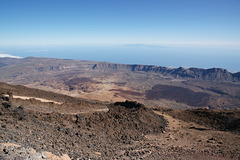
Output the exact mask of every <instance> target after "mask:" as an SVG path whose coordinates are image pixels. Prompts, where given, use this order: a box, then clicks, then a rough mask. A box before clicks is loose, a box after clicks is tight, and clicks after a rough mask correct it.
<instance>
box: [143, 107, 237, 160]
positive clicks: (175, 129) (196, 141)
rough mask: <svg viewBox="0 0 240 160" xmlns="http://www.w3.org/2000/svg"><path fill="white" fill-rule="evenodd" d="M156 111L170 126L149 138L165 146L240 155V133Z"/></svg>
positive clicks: (148, 136)
mask: <svg viewBox="0 0 240 160" xmlns="http://www.w3.org/2000/svg"><path fill="white" fill-rule="evenodd" d="M155 113H156V114H158V115H162V116H164V118H165V119H166V120H167V121H168V126H167V127H166V130H165V133H164V134H162V135H147V136H146V137H147V138H148V139H149V140H158V141H159V143H161V144H162V147H163V148H169V147H176V148H184V149H186V150H188V149H189V150H196V151H200V152H204V153H212V154H213V153H220V154H222V155H225V154H230V155H235V156H236V155H238V156H239V155H240V153H239V148H240V135H237V134H233V133H230V132H226V131H216V130H212V129H211V128H207V127H205V126H200V125H198V124H195V123H188V122H184V121H181V120H179V119H175V118H173V117H171V116H169V115H167V114H166V113H163V112H159V111H155ZM229 146H230V147H229ZM218 158H219V157H218Z"/></svg>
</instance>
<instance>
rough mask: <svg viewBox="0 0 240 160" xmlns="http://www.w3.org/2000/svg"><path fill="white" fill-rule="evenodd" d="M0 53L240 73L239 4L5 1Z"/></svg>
mask: <svg viewBox="0 0 240 160" xmlns="http://www.w3.org/2000/svg"><path fill="white" fill-rule="evenodd" d="M0 54H10V55H13V56H21V57H26V56H45V57H57V58H71V59H88V60H100V61H110V62H115V63H141V64H154V65H161V66H168V67H171V66H173V67H178V66H184V67H202V68H209V67H220V68H221V67H222V68H227V69H229V70H231V71H240V64H238V61H239V60H240V0H0ZM237 60H238V61H237Z"/></svg>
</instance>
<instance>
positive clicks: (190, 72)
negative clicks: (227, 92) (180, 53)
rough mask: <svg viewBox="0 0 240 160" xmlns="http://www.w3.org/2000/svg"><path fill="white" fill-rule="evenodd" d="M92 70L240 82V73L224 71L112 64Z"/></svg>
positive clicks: (95, 67) (98, 65)
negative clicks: (138, 72) (152, 73)
mask: <svg viewBox="0 0 240 160" xmlns="http://www.w3.org/2000/svg"><path fill="white" fill-rule="evenodd" d="M92 69H94V70H128V71H133V72H134V71H142V72H155V73H160V74H162V75H165V76H173V77H174V78H180V79H181V78H183V79H186V78H187V79H200V80H209V81H228V82H233V81H240V72H238V73H235V74H233V73H230V72H228V71H227V70H226V69H221V68H211V69H201V68H183V67H179V68H167V67H161V66H152V65H125V64H113V63H98V64H95V65H94V66H93V67H92Z"/></svg>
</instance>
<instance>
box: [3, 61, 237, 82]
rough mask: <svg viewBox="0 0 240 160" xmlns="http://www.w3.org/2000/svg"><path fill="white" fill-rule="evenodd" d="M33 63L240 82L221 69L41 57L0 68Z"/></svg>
mask: <svg viewBox="0 0 240 160" xmlns="http://www.w3.org/2000/svg"><path fill="white" fill-rule="evenodd" d="M44 61H46V62H47V63H48V64H49V65H48V66H41V64H40V63H41V62H44ZM53 61H58V64H53V63H52V62H53ZM26 62H27V63H31V62H34V63H35V65H36V67H35V68H34V70H35V71H37V72H43V71H51V70H52V71H54V70H58V71H60V70H68V69H75V70H79V69H84V70H89V69H91V70H125V71H131V72H153V73H159V74H161V75H163V76H171V77H173V78H176V79H199V80H207V81H217V82H218V81H220V82H240V72H237V73H231V72H229V71H228V70H226V69H222V68H209V69H202V68H195V67H191V68H183V67H179V68H168V67H163V66H155V65H142V64H118V63H109V62H97V61H86V60H69V59H56V58H42V57H26V58H22V59H14V58H0V64H1V65H0V68H2V69H4V68H5V67H8V66H9V65H20V64H21V63H26Z"/></svg>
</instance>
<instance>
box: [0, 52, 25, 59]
mask: <svg viewBox="0 0 240 160" xmlns="http://www.w3.org/2000/svg"><path fill="white" fill-rule="evenodd" d="M6 57H9V58H22V57H19V56H13V55H10V54H1V53H0V58H6Z"/></svg>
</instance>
